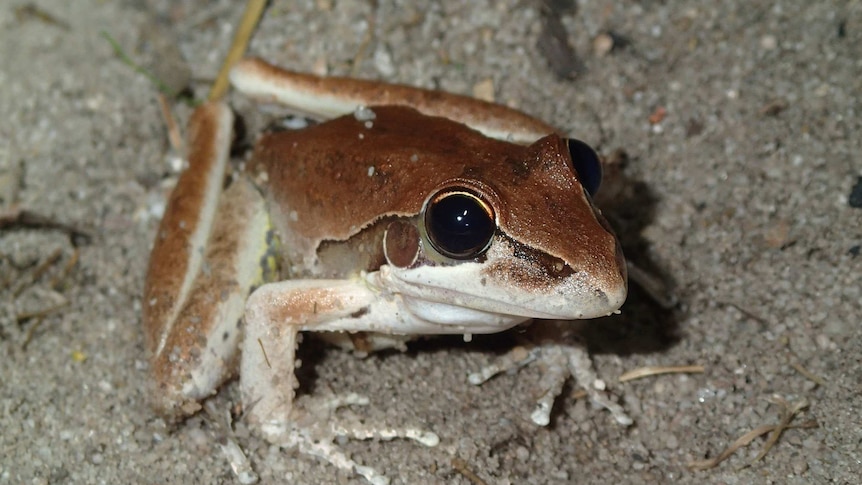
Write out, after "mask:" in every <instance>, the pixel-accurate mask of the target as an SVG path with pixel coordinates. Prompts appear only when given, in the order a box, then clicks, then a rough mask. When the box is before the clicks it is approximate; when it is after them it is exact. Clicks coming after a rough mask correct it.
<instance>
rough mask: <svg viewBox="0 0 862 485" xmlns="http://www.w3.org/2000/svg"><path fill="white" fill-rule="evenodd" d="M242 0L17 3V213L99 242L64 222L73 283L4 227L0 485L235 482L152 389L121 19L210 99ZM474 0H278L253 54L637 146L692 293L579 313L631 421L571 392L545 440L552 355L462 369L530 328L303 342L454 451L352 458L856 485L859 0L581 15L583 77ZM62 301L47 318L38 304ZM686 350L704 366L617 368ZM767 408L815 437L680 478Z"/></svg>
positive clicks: (295, 465) (149, 160)
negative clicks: (361, 349)
mask: <svg viewBox="0 0 862 485" xmlns="http://www.w3.org/2000/svg"><path fill="white" fill-rule="evenodd" d="M238 3H239V2H229V1H214V2H210V3H209V4H208V5H207V7H206V8H201V4H202V2H192V1H182V2H168V1H157V0H138V1H131V0H129V1H123V2H102V1H84V0H82V1H77V2H62V1H53V2H49V1H38V2H34V3H30V4H28V3H25V2H24V1H23V0H22V1H15V2H4V3H3V4H2V6H0V25H2V29H0V46H2V53H3V54H2V65H0V113H2V120H1V121H0V139H2V142H0V148H2V152H0V197H3V198H4V200H3V201H2V203H3V204H4V205H3V207H4V209H5V210H8V206H9V204H10V203H11V202H18V203H20V207H23V208H26V209H27V210H30V211H33V212H36V213H39V214H43V215H45V216H49V217H51V218H53V219H54V220H56V221H60V222H64V223H68V224H72V225H74V226H76V227H79V228H82V229H84V230H86V231H88V232H89V233H90V234H91V236H92V237H91V238H90V239H89V240H86V238H81V237H75V238H72V239H74V242H75V243H77V244H78V245H79V249H80V260H79V261H78V262H77V264H76V265H75V266H74V268H73V269H72V270H71V272H70V273H69V274H68V275H67V276H65V277H63V276H62V270H63V267H64V265H66V264H67V262H68V261H69V259H70V258H71V257H72V254H73V249H74V248H73V244H72V242H73V241H72V240H70V238H69V237H67V235H66V234H65V233H64V232H63V231H60V230H54V229H32V228H22V227H13V228H5V229H2V232H0V285H2V286H0V305H2V306H0V308H2V310H0V348H2V355H3V357H2V358H0V376H2V377H1V378H0V379H2V381H0V382H2V383H0V411H2V416H0V483H10V484H18V483H22V484H47V483H235V482H236V478H235V477H234V475H233V473H232V472H231V470H230V468H229V465H228V462H227V460H226V459H225V458H224V456H223V454H222V452H221V449H220V447H219V439H220V436H221V435H220V434H219V433H218V432H216V431H214V425H213V421H212V419H210V418H202V417H197V418H193V419H191V420H189V421H188V422H186V423H185V424H183V425H182V426H180V427H179V428H177V429H169V428H168V427H166V425H165V423H164V422H163V421H161V420H160V419H158V418H157V417H156V416H154V415H153V413H152V412H151V410H150V408H149V407H148V404H147V402H148V396H147V386H146V385H145V383H146V381H147V376H148V374H147V360H146V355H145V352H144V349H143V344H142V335H141V328H140V308H141V297H140V295H141V291H142V285H143V275H144V269H145V265H146V261H147V257H148V251H149V247H150V244H151V241H152V239H153V235H154V231H155V227H156V224H157V222H158V214H159V211H160V210H161V208H162V207H163V205H162V204H163V201H164V197H165V194H166V193H167V190H169V188H170V186H171V185H172V183H173V182H174V180H175V178H176V164H174V163H172V158H171V155H170V147H169V144H168V141H167V137H166V130H165V126H164V123H163V120H162V117H161V114H160V111H159V108H158V104H157V96H156V91H155V89H154V88H153V86H152V84H151V83H150V82H149V81H148V80H147V79H145V78H144V77H143V76H141V75H139V74H137V73H135V72H134V71H133V70H132V69H131V68H130V67H129V66H128V65H126V64H124V63H123V62H121V61H120V60H119V58H118V57H117V55H115V53H114V51H113V50H112V48H111V46H110V45H109V43H108V42H107V41H106V40H105V39H104V38H103V37H101V36H100V31H107V32H109V33H110V35H111V36H113V37H114V38H115V39H116V40H117V42H118V43H119V44H120V45H121V46H123V48H124V49H125V50H126V51H127V52H128V54H129V55H130V56H131V57H133V58H134V59H136V60H137V61H138V62H140V63H141V64H143V65H145V66H149V67H151V68H152V69H153V70H154V71H156V72H158V73H159V75H160V76H161V77H162V78H164V79H165V80H166V81H168V82H173V83H180V84H182V82H183V80H184V79H186V78H187V76H188V75H191V76H192V78H193V80H194V82H193V86H194V93H195V94H196V95H197V96H202V95H203V94H204V93H205V90H206V87H207V81H208V80H211V79H212V78H213V77H214V75H215V72H216V70H217V66H218V63H219V62H220V60H221V59H222V57H223V55H224V53H225V51H226V47H227V46H228V44H229V42H230V40H231V36H232V32H233V26H234V25H235V24H236V22H237V19H238V18H239V13H240V8H239V6H238V5H235V4H238ZM465 3H467V2H455V1H452V2H434V3H431V4H429V5H427V6H423V7H422V8H419V7H416V6H412V3H411V2H400V1H397V2H392V1H388V0H381V1H378V2H350V1H342V2H338V1H336V2H332V1H317V2H312V1H304V2H286V1H275V2H273V4H272V6H271V8H270V9H269V11H268V14H267V17H266V19H265V20H264V22H263V24H262V25H261V27H260V29H259V31H258V33H257V35H256V38H255V41H254V43H253V45H252V47H251V50H252V52H253V53H255V54H258V55H261V56H264V57H266V58H268V59H270V60H272V61H274V62H276V63H279V64H282V65H285V66H289V67H292V68H296V69H300V70H320V69H322V68H325V69H327V70H328V72H330V73H333V74H349V75H356V76H360V77H369V78H381V79H386V80H389V81H397V82H404V83H409V84H417V85H421V86H426V87H436V88H441V89H445V90H449V91H453V92H459V93H468V94H469V93H471V92H473V89H474V87H476V86H482V85H485V86H486V87H487V85H488V84H489V83H491V86H492V88H493V90H492V92H493V94H494V96H495V99H496V100H497V101H498V102H502V103H506V104H510V105H513V106H517V107H520V108H522V109H524V110H526V111H528V112H530V113H531V114H534V115H537V116H539V117H542V118H544V119H546V120H547V121H549V122H551V123H553V124H555V125H557V126H560V127H562V128H563V129H564V130H565V131H568V132H570V133H572V134H573V135H577V136H578V137H579V138H582V139H584V140H586V141H588V142H589V143H591V144H593V145H595V146H597V147H598V149H599V150H600V151H601V152H603V153H605V154H610V153H611V152H613V151H614V150H615V149H623V150H624V151H625V152H626V153H628V155H629V157H630V160H629V163H628V165H627V167H626V169H625V170H626V175H627V176H628V177H629V178H630V179H632V183H633V185H632V187H633V188H634V190H633V191H632V192H631V193H630V194H628V197H627V199H626V200H625V201H623V203H622V204H621V205H620V206H619V207H618V208H617V210H616V211H615V213H614V217H615V221H616V224H617V225H618V227H620V228H621V233H622V237H623V240H624V241H625V242H626V246H627V249H628V251H629V254H630V255H631V257H632V258H633V259H634V260H635V261H638V262H639V263H640V264H642V265H644V266H646V267H649V268H651V270H652V271H653V272H655V273H657V274H660V275H663V277H664V278H665V279H666V280H667V281H669V282H671V284H672V287H673V289H674V292H675V294H676V296H677V298H678V299H679V304H678V305H677V306H676V307H675V308H673V309H672V310H662V309H661V308H659V307H658V306H657V305H655V304H653V303H651V302H650V301H649V300H648V299H647V298H645V296H644V295H643V294H642V292H640V291H638V290H637V289H635V290H634V291H633V292H632V295H631V297H630V302H629V303H627V305H626V306H625V307H624V308H623V314H622V315H621V316H618V317H614V318H608V319H602V320H597V321H594V322H584V323H580V324H577V328H579V329H580V330H581V335H582V337H583V338H584V339H585V340H586V342H587V344H588V345H589V348H590V350H591V351H592V353H593V356H594V360H595V363H596V365H597V368H598V372H599V373H600V375H601V376H602V377H604V378H605V380H607V382H608V383H609V386H610V389H611V391H612V392H613V395H615V396H617V397H618V398H619V399H620V402H621V403H622V404H623V405H624V406H625V408H626V409H627V410H628V411H629V412H630V413H631V415H632V416H633V417H634V419H635V421H636V423H635V425H634V426H632V427H629V428H625V427H621V426H619V425H616V424H614V422H613V421H612V420H611V418H610V416H609V415H608V414H607V413H606V412H604V411H602V410H598V409H595V408H593V407H592V406H591V405H590V404H589V403H587V402H585V401H584V400H582V399H577V398H576V396H574V395H573V394H574V392H575V391H576V388H575V387H574V386H570V387H569V388H567V389H566V390H565V392H564V395H563V397H561V399H560V400H559V401H558V403H557V405H556V408H555V410H554V414H553V419H552V422H551V425H550V426H548V427H547V428H538V427H536V426H535V425H533V424H532V423H531V422H530V421H529V419H528V417H529V412H530V410H531V402H532V396H533V394H534V393H535V392H536V389H537V388H536V383H537V379H538V376H539V371H538V369H535V368H528V369H525V370H524V371H522V372H521V373H519V374H517V375H504V376H501V377H499V378H497V379H495V380H493V381H491V382H488V383H487V384H486V385H484V386H482V387H473V386H471V385H469V384H468V383H467V382H466V379H465V375H466V373H467V372H468V371H471V370H475V369H477V368H479V367H481V366H482V365H483V364H485V363H487V362H489V361H490V360H491V359H492V358H493V357H494V356H495V355H496V354H497V353H499V352H502V351H503V350H505V349H506V348H507V346H508V345H511V343H512V341H513V340H514V339H513V338H512V336H511V335H509V336H503V337H502V338H501V337H483V338H476V339H475V340H474V342H473V343H472V344H470V345H466V344H463V343H461V342H459V340H458V339H442V340H439V341H435V342H431V343H428V344H419V345H416V346H414V347H412V349H411V351H410V352H407V353H403V354H401V353H391V354H384V355H381V356H372V357H371V358H368V359H365V360H360V359H356V358H354V357H352V356H350V355H349V354H345V353H343V352H341V351H338V350H335V349H329V348H327V347H324V346H322V345H320V344H315V343H310V344H309V345H308V346H306V348H304V349H303V353H304V355H305V358H306V360H307V364H306V365H307V372H306V373H305V374H304V375H303V386H304V389H305V392H308V393H311V394H315V393H322V392H326V391H327V390H332V391H337V392H347V391H357V392H362V393H364V394H366V395H369V396H371V397H372V402H371V404H370V405H369V406H368V407H367V409H362V410H361V412H362V413H363V414H364V415H365V416H367V418H368V419H369V420H376V421H380V422H387V423H390V424H394V425H406V424H418V425H421V426H425V427H427V428H430V429H433V430H434V431H436V432H437V433H438V434H439V435H440V436H441V438H442V443H441V444H440V446H438V447H436V448H424V447H422V446H420V445H418V444H414V443H410V442H403V441H394V442H349V443H346V444H345V445H344V448H345V449H346V450H347V451H348V452H349V453H350V454H351V455H352V456H353V457H354V458H355V459H357V460H358V461H360V462H362V463H365V464H368V465H371V466H374V467H376V468H377V469H378V470H381V471H383V472H385V473H386V474H387V475H388V476H390V477H391V478H392V479H393V482H394V483H460V484H468V483H646V482H659V483H667V482H679V483H703V482H706V483H725V484H734V483H858V480H859V478H858V477H859V476H860V474H862V461H860V460H862V458H860V457H862V430H860V415H862V397H860V391H862V384H860V383H862V364H860V360H859V359H860V355H862V353H860V352H862V330H860V328H862V327H860V323H862V322H860V320H862V256H860V245H862V224H860V222H862V209H860V208H859V207H858V206H859V205H860V202H859V198H862V194H860V193H859V192H862V187H860V185H862V182H860V181H859V177H860V176H862V159H860V155H859V154H860V153H862V137H860V135H859V134H860V133H862V126H860V124H862V121H860V112H862V102H860V99H859V97H860V94H862V61H860V59H862V4H860V3H859V2H858V1H850V2H839V1H831V2H806V1H789V2H780V3H779V2H763V1H761V2H747V1H733V2H714V3H713V2H697V3H694V2H683V1H678V0H669V1H665V2H620V1H597V2H580V3H582V5H579V8H577V10H575V11H571V10H570V11H566V12H563V13H556V14H553V15H552V17H553V18H555V19H560V20H562V26H563V27H564V28H565V30H566V31H567V32H568V41H569V43H570V44H571V46H572V47H573V48H574V50H575V52H576V53H577V57H578V60H579V63H578V65H577V66H575V67H576V68H577V71H578V72H577V75H576V76H575V77H574V78H569V79H566V78H561V77H559V76H558V75H557V74H555V73H554V70H553V69H552V68H551V67H550V65H549V63H548V60H547V57H546V56H545V55H543V54H540V51H539V50H538V49H537V47H536V44H537V38H538V37H539V35H540V32H541V31H542V29H543V27H542V24H543V22H542V16H541V14H540V11H539V9H538V8H537V5H536V4H535V3H534V2H530V1H516V0H512V1H505V2H470V5H471V6H469V7H467V6H464V5H463V4H465ZM561 3H565V2H561ZM371 4H374V6H372V5H371ZM695 5H696V6H695ZM33 6H38V8H39V9H42V10H44V11H46V12H49V13H50V14H51V15H53V16H54V17H55V18H56V19H57V20H58V22H56V23H54V22H49V21H46V19H45V18H44V17H43V16H40V15H38V14H34V9H33V8H32V7H33ZM369 29H371V30H369ZM603 32H612V33H613V34H614V35H615V37H616V39H617V42H616V44H615V48H614V49H613V50H612V51H610V52H609V53H607V54H605V55H602V53H599V52H597V51H595V50H594V47H593V41H594V39H595V38H596V37H597V36H598V35H599V34H601V33H603ZM357 60H358V62H357ZM184 65H185V66H186V67H187V68H189V69H190V71H189V72H188V73H186V74H185V75H184V74H183V72H182V66H184ZM554 65H555V66H557V69H558V70H564V69H565V68H566V66H565V65H563V64H561V63H560V62H559V61H557V62H555V64H554ZM175 111H176V113H177V116H178V117H179V118H180V119H181V120H185V119H186V117H187V116H188V113H189V110H188V108H186V107H183V106H182V105H181V104H180V103H177V104H176V110H175ZM854 186H855V187H856V189H855V190H856V191H859V192H857V193H856V201H857V202H856V206H857V207H855V208H854V207H852V204H851V202H850V201H851V199H852V197H851V194H852V193H853V190H854V189H853V188H854ZM15 192H18V193H17V194H16V193H15ZM12 198H14V201H13V200H10V199H12ZM54 254H56V255H58V259H57V261H56V262H53V263H51V261H52V259H51V258H52V255H54ZM46 262H47V264H45V266H46V267H47V272H46V274H45V275H43V276H38V275H35V272H36V270H37V267H39V266H40V265H42V263H46ZM34 275H35V276H37V277H35V278H34ZM58 275H60V277H59V279H60V281H59V283H58V284H53V285H52V279H54V278H55V277H57V276H58ZM63 302H68V304H67V305H66V306H64V307H63V308H62V309H61V310H58V311H54V312H53V313H50V314H48V315H47V316H46V317H44V318H43V319H38V318H30V319H19V316H21V315H24V314H25V313H26V312H32V311H38V310H44V309H48V308H50V307H52V306H54V305H57V304H60V303H63ZM19 320H21V321H19ZM687 364H697V365H702V366H704V367H705V372H704V373H703V374H699V375H698V374H693V375H666V376H659V377H650V378H645V379H642V380H637V381H633V382H628V383H623V384H620V383H618V382H617V380H616V379H617V377H618V376H619V375H620V374H621V373H622V372H624V371H626V370H630V369H634V368H638V367H641V366H646V365H687ZM800 369H802V370H804V371H806V372H807V373H808V374H807V375H806V373H805V372H802V371H800ZM773 396H777V397H779V398H782V399H784V400H787V401H788V402H791V403H799V402H802V401H807V402H808V403H809V407H808V409H807V410H806V411H805V412H803V413H802V414H800V415H799V416H797V417H796V419H795V420H794V423H796V424H801V423H805V422H807V421H810V420H814V421H816V423H817V424H818V425H819V427H817V428H813V429H793V430H789V431H787V432H786V433H784V435H783V436H782V437H781V439H780V440H779V441H778V443H777V445H776V446H775V447H774V448H773V449H772V450H771V451H769V453H768V454H767V455H766V456H765V457H764V458H763V459H762V460H761V461H759V462H757V463H755V464H753V465H751V466H748V467H746V465H747V464H748V463H749V462H750V461H751V460H752V459H753V458H754V457H755V456H756V455H757V453H758V452H759V450H760V449H761V447H762V445H763V444H764V442H765V439H764V438H758V439H755V440H754V442H753V443H752V446H750V447H748V448H744V449H743V450H741V451H740V452H738V453H737V454H736V455H734V456H733V457H732V458H731V459H730V460H728V461H727V462H725V463H723V464H721V465H720V466H718V467H716V468H714V469H711V470H707V471H692V470H690V469H688V468H687V466H686V465H687V463H688V462H690V461H692V460H699V459H703V458H708V457H714V456H716V455H718V454H719V453H720V452H721V451H722V450H723V449H724V448H725V447H726V446H727V445H728V444H730V443H731V442H732V441H733V440H735V439H736V438H737V437H738V436H741V435H742V434H744V433H745V432H747V431H748V430H751V429H753V428H755V427H758V426H761V425H764V424H775V423H777V422H778V421H779V420H780V415H781V408H780V407H779V406H776V405H772V404H770V403H769V400H770V398H772V397H773ZM236 402H237V393H236V388H235V385H231V386H228V387H227V389H226V390H225V392H222V393H221V394H220V395H219V396H218V397H216V398H215V399H214V400H213V404H214V408H215V409H217V410H220V411H221V412H226V411H227V410H229V409H231V408H232V406H233V404H235V403H236ZM358 411H359V410H358ZM235 439H236V441H237V442H238V443H239V444H240V445H241V446H242V448H243V449H244V450H245V451H246V452H247V453H248V456H249V458H250V460H251V463H252V465H253V467H254V470H255V471H256V472H257V473H258V474H259V475H260V477H261V482H262V483H284V482H286V481H290V483H332V482H337V483H362V482H361V480H359V479H358V478H356V477H353V476H347V475H345V474H342V473H339V472H337V471H336V470H335V469H334V468H333V467H331V466H329V465H327V464H324V463H322V462H318V461H316V460H314V459H311V458H308V457H307V456H304V455H301V454H298V453H296V452H295V451H291V450H279V449H277V448H275V447H272V446H269V445H267V444H266V443H265V442H263V441H261V440H260V439H257V438H255V437H254V436H253V435H250V431H249V429H247V427H246V426H245V424H244V423H243V422H241V421H240V422H238V423H237V424H236V437H235ZM453 460H454V461H453ZM459 460H460V461H459ZM453 463H461V465H459V467H460V468H461V470H462V471H463V470H469V471H471V472H472V473H474V474H475V478H468V477H467V474H466V473H463V472H462V471H457V470H456V468H458V467H456V466H453Z"/></svg>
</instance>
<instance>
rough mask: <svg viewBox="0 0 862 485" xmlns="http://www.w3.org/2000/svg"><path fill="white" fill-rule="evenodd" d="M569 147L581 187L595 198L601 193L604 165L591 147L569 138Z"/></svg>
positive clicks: (567, 141)
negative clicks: (600, 186)
mask: <svg viewBox="0 0 862 485" xmlns="http://www.w3.org/2000/svg"><path fill="white" fill-rule="evenodd" d="M566 143H567V144H568V145H569V155H571V157H572V166H573V167H574V169H575V172H577V174H578V178H579V179H580V180H581V185H583V186H584V189H585V190H586V191H587V193H588V194H590V196H595V195H596V192H598V191H599V185H601V184H602V163H601V162H600V161H599V157H598V155H596V152H595V151H593V149H592V148H590V146H589V145H587V144H586V143H584V142H582V141H581V140H576V139H574V138H569V139H567V140H566Z"/></svg>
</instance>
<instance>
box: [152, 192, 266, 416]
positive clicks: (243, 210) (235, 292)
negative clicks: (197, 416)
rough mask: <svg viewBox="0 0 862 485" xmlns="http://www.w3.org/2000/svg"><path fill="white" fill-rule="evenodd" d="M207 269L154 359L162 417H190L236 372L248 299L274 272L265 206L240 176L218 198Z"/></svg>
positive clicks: (197, 279) (204, 266) (206, 252)
mask: <svg viewBox="0 0 862 485" xmlns="http://www.w3.org/2000/svg"><path fill="white" fill-rule="evenodd" d="M217 213H218V217H217V218H216V220H215V222H214V224H213V228H212V232H211V233H210V236H209V239H208V241H207V244H206V249H205V250H203V261H202V264H201V269H200V271H199V272H198V274H197V276H196V277H195V279H194V281H193V283H192V285H191V288H190V289H189V291H188V293H187V298H186V300H185V302H184V303H183V306H182V307H181V309H180V311H179V313H178V314H177V316H176V318H175V319H174V321H173V322H172V324H171V325H170V326H169V328H168V330H167V331H166V333H165V340H164V345H163V346H162V350H161V351H160V352H158V353H156V354H154V356H153V360H152V370H153V375H154V376H155V379H156V384H157V386H158V388H159V389H158V391H159V392H158V393H157V396H156V397H155V399H156V400H157V405H158V407H159V408H161V409H162V411H163V412H164V414H166V415H168V416H171V415H178V414H188V413H191V412H194V411H196V410H197V409H198V407H199V406H198V404H197V401H199V400H201V399H203V398H205V397H207V396H209V395H211V394H213V393H215V391H216V390H217V389H218V387H219V385H221V383H222V382H224V381H225V380H226V379H227V378H228V377H230V375H231V374H232V372H233V369H234V368H235V367H236V360H237V350H238V347H239V339H240V336H241V334H240V327H239V326H240V322H241V319H242V315H243V312H244V308H245V301H246V299H247V297H248V294H249V292H250V291H251V289H252V288H253V286H254V285H258V284H260V283H261V282H262V280H263V276H264V274H265V272H266V271H268V270H269V269H270V268H268V267H267V264H268V263H269V259H270V258H269V255H270V253H271V251H270V248H269V246H268V238H267V232H268V230H269V219H268V216H267V215H266V214H267V213H266V208H265V202H264V200H263V198H262V197H261V195H260V194H259V193H258V192H257V190H256V189H255V188H254V187H253V186H252V184H251V183H250V182H248V181H247V180H245V179H240V180H238V181H237V182H235V183H234V184H233V185H231V186H230V187H229V188H228V189H227V190H226V191H225V192H224V193H223V194H222V195H221V197H220V200H219V205H218V211H217Z"/></svg>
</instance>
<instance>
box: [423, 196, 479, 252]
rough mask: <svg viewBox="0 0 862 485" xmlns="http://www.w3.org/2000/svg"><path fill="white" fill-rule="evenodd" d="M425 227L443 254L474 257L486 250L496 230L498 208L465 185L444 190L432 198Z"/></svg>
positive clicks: (429, 201) (433, 243)
mask: <svg viewBox="0 0 862 485" xmlns="http://www.w3.org/2000/svg"><path fill="white" fill-rule="evenodd" d="M425 230H426V232H427V234H428V240H429V241H430V242H431V245H432V246H433V247H434V249H436V250H437V251H438V252H439V253H440V254H442V255H443V256H446V257H449V258H453V259H472V258H475V257H477V256H479V255H481V254H482V253H484V252H485V251H486V250H487V249H488V246H489V245H490V244H491V238H492V237H493V236H494V231H495V230H496V223H495V218H494V210H493V209H492V208H491V206H490V205H488V203H487V202H485V201H484V200H482V199H480V198H479V197H478V196H477V195H475V194H474V193H472V192H470V191H468V190H465V189H462V188H452V187H450V188H448V189H444V190H441V191H440V192H438V193H437V194H435V195H434V196H433V197H431V199H429V200H428V205H427V206H426V209H425Z"/></svg>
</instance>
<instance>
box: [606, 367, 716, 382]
mask: <svg viewBox="0 0 862 485" xmlns="http://www.w3.org/2000/svg"><path fill="white" fill-rule="evenodd" d="M703 372H704V369H703V366H702V365H681V366H647V367H640V368H637V369H634V370H630V371H628V372H626V373H624V374H623V375H621V376H620V378H619V381H620V382H626V381H633V380H635V379H642V378H644V377H649V376H657V375H661V374H703Z"/></svg>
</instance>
